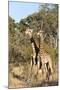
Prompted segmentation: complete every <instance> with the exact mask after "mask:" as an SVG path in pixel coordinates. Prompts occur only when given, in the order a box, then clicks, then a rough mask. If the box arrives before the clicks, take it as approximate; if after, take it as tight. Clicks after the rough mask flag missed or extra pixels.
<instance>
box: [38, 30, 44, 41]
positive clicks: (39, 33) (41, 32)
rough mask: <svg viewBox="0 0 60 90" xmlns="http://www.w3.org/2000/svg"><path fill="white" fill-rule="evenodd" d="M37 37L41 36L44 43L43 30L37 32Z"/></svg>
mask: <svg viewBox="0 0 60 90" xmlns="http://www.w3.org/2000/svg"><path fill="white" fill-rule="evenodd" d="M37 36H39V37H40V39H41V41H42V42H43V39H44V37H43V31H42V30H40V31H39V32H37Z"/></svg>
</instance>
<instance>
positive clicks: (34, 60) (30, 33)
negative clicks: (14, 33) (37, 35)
mask: <svg viewBox="0 0 60 90" xmlns="http://www.w3.org/2000/svg"><path fill="white" fill-rule="evenodd" d="M25 34H26V35H28V36H29V39H30V42H31V45H32V49H33V55H31V56H32V60H31V66H32V65H33V64H34V65H37V58H38V57H37V56H38V53H39V50H40V49H39V47H38V45H37V44H36V42H35V40H34V38H33V29H29V28H28V29H26V31H25Z"/></svg>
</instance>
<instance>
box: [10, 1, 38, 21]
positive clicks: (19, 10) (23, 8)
mask: <svg viewBox="0 0 60 90" xmlns="http://www.w3.org/2000/svg"><path fill="white" fill-rule="evenodd" d="M38 8H39V4H38V3H26V2H25V3H24V2H12V1H9V16H11V17H12V18H13V19H14V20H15V21H16V22H19V21H20V20H21V19H23V18H25V17H27V16H28V15H30V14H32V13H34V12H37V11H38Z"/></svg>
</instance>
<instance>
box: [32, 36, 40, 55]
mask: <svg viewBox="0 0 60 90" xmlns="http://www.w3.org/2000/svg"><path fill="white" fill-rule="evenodd" d="M30 41H31V44H32V48H33V53H36V54H38V52H39V48H38V47H37V45H36V43H35V40H34V38H33V36H32V38H31V39H30Z"/></svg>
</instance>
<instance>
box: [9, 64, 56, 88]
mask: <svg viewBox="0 0 60 90" xmlns="http://www.w3.org/2000/svg"><path fill="white" fill-rule="evenodd" d="M55 85H58V65H57V64H56V65H55V67H54V73H53V78H52V79H51V80H50V81H46V80H45V78H44V76H43V75H41V74H40V72H38V74H37V66H33V69H32V70H31V67H30V64H28V63H24V64H21V63H20V64H9V88H22V87H40V86H55Z"/></svg>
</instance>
